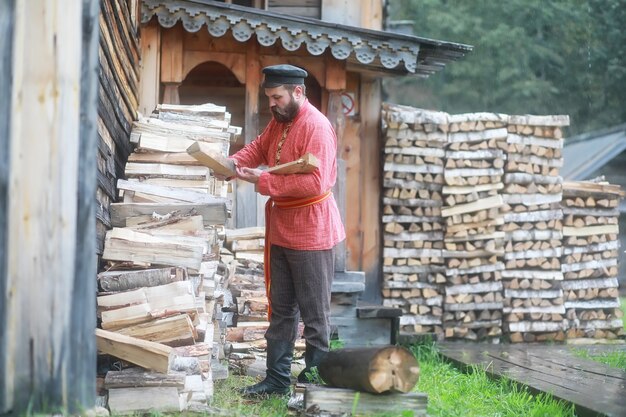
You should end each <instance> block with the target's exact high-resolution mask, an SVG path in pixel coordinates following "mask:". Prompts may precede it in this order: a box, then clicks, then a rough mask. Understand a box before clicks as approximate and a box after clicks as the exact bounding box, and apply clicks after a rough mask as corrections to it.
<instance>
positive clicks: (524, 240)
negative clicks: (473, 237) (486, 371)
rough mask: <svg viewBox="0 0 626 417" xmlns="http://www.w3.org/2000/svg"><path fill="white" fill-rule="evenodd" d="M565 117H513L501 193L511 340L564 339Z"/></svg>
mask: <svg viewBox="0 0 626 417" xmlns="http://www.w3.org/2000/svg"><path fill="white" fill-rule="evenodd" d="M567 125H569V117H567V116H509V125H508V131H509V135H508V137H507V144H508V150H507V163H506V166H505V176H504V184H505V186H504V190H503V198H504V202H505V206H504V207H503V211H504V212H505V215H504V225H503V227H502V230H504V232H505V233H506V241H507V243H506V248H505V251H506V253H505V255H504V259H505V263H506V270H505V271H504V272H503V276H504V286H505V289H504V296H505V300H506V301H505V303H506V305H505V308H504V313H505V325H504V331H505V333H508V335H509V338H510V340H511V341H513V342H522V341H526V342H533V341H545V340H558V341H562V340H564V338H565V333H564V331H565V330H566V327H567V322H566V321H565V316H564V314H565V309H564V307H563V292H562V290H561V280H562V279H563V276H562V274H561V263H560V257H561V251H562V247H561V236H562V228H563V225H562V217H563V214H562V211H561V208H560V205H559V202H560V201H561V190H562V178H561V177H560V176H559V168H560V167H561V166H562V164H563V158H562V155H561V149H562V148H563V139H562V131H561V129H562V127H563V126H567Z"/></svg>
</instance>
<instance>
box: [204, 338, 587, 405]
mask: <svg viewBox="0 0 626 417" xmlns="http://www.w3.org/2000/svg"><path fill="white" fill-rule="evenodd" d="M410 349H411V351H412V352H413V353H414V354H415V356H416V357H417V358H418V361H419V363H420V370H421V375H420V380H419V382H418V385H417V387H416V388H415V390H416V391H420V392H425V393H427V394H428V415H429V416H431V417H436V416H445V417H455V416H463V417H472V416H480V417H490V416H493V417H496V416H497V417H507V416H510V417H517V416H528V417H543V416H546V417H547V416H549V417H574V416H575V414H574V407H573V406H572V405H568V404H565V403H563V402H560V401H557V400H555V399H554V398H553V397H552V396H550V395H547V394H540V395H534V394H532V393H531V392H530V391H528V390H526V389H525V388H520V387H519V386H517V385H515V384H513V383H512V382H510V381H508V380H505V379H500V380H493V379H491V378H489V377H488V376H487V375H486V374H485V372H484V371H482V370H479V369H476V368H475V369H473V370H472V371H470V372H467V373H466V372H462V371H460V370H458V369H456V368H455V367H454V366H452V365H451V364H449V363H447V362H444V361H443V360H442V359H441V357H440V356H439V355H438V354H437V351H436V348H435V347H434V346H433V345H432V344H423V345H413V346H411V347H410ZM252 382H254V380H253V379H252V378H249V377H238V376H230V377H229V378H228V379H227V380H226V381H222V382H216V389H215V396H214V400H213V404H212V406H213V407H215V408H217V409H220V410H224V411H225V412H227V413H229V414H230V415H232V416H234V417H239V416H259V417H270V416H271V417H275V416H285V415H287V398H279V397H278V398H273V399H269V400H261V401H247V400H244V399H242V397H241V396H240V395H239V394H238V393H237V392H236V388H238V387H242V386H244V385H247V384H250V383H252ZM383 416H384V417H411V416H413V413H412V412H410V411H404V412H401V413H397V414H393V413H386V414H377V415H376V417H383Z"/></svg>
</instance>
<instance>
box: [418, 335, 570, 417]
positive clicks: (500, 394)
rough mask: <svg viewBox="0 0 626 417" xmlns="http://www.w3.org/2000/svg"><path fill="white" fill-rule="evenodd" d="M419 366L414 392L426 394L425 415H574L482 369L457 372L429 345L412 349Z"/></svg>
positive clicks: (555, 402) (546, 396)
mask: <svg viewBox="0 0 626 417" xmlns="http://www.w3.org/2000/svg"><path fill="white" fill-rule="evenodd" d="M411 350H412V351H413V353H414V354H415V356H416V357H417V359H418V361H419V363H420V369H421V375H420V380H419V382H418V386H417V390H418V391H421V392H425V393H427V394H428V415H429V416H450V417H454V416H459V417H461V416H463V417H471V416H494V417H495V416H498V417H500V416H502V417H504V416H511V417H513V416H535V417H539V416H551V417H552V416H554V417H561V416H562V417H566V416H572V417H573V416H575V413H574V406H573V405H571V404H567V403H564V402H562V401H559V400H556V399H554V398H553V397H552V396H551V395H549V394H539V395H534V394H533V393H532V392H530V391H529V390H528V389H526V388H524V387H520V386H518V385H516V384H514V383H513V382H511V381H510V380H507V379H498V380H495V379H492V378H490V377H489V376H488V375H487V374H486V373H485V372H484V371H483V370H481V369H478V368H473V369H471V370H470V371H468V372H461V371H460V370H459V369H457V368H455V367H454V366H453V365H451V364H449V363H447V362H445V361H443V360H442V359H441V358H440V356H439V355H438V354H437V350H436V348H435V347H434V346H433V345H417V346H412V347H411Z"/></svg>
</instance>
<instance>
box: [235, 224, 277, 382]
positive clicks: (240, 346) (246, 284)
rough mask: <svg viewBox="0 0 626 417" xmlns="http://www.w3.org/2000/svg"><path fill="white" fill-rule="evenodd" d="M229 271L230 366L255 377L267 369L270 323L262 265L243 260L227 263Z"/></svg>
mask: <svg viewBox="0 0 626 417" xmlns="http://www.w3.org/2000/svg"><path fill="white" fill-rule="evenodd" d="M241 230H246V229H241ZM228 271H229V276H228V279H227V281H226V286H225V288H226V289H227V290H228V291H229V292H230V294H232V299H233V304H232V309H231V310H232V312H233V313H234V318H233V322H232V325H231V326H230V327H227V329H226V347H225V348H226V352H227V356H228V361H229V366H230V368H231V369H232V370H233V371H234V372H235V373H238V374H241V375H248V374H250V375H253V376H254V375H256V373H255V372H259V371H261V370H262V369H263V368H264V364H265V359H264V358H265V356H264V355H265V348H266V346H267V342H266V340H265V331H266V330H267V327H268V326H269V321H268V317H267V308H268V301H267V296H266V293H265V278H264V273H263V264H262V263H260V264H259V263H256V262H254V261H250V260H246V259H240V260H236V261H232V262H231V263H230V264H228Z"/></svg>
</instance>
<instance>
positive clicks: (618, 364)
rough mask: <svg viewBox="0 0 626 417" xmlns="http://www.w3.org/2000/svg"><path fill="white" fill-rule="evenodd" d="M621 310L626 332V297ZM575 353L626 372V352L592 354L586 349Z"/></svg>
mask: <svg viewBox="0 0 626 417" xmlns="http://www.w3.org/2000/svg"><path fill="white" fill-rule="evenodd" d="M620 308H621V309H622V311H623V312H624V316H623V317H622V322H623V323H624V329H625V330H626V297H622V298H621V306H620ZM573 353H574V354H575V355H576V356H578V357H581V358H585V359H591V360H593V361H596V362H600V363H603V364H605V365H608V366H610V367H613V368H619V369H621V370H623V371H626V351H624V350H618V351H613V352H594V353H590V352H589V351H587V350H585V349H574V350H573Z"/></svg>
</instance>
